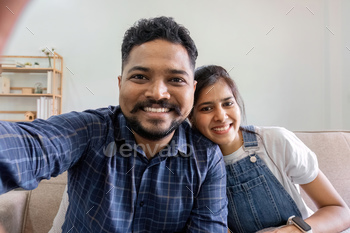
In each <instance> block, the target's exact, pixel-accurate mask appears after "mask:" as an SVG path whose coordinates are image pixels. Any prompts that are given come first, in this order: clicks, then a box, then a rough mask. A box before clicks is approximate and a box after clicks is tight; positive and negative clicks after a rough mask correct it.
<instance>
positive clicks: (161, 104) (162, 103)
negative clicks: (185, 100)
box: [130, 99, 182, 116]
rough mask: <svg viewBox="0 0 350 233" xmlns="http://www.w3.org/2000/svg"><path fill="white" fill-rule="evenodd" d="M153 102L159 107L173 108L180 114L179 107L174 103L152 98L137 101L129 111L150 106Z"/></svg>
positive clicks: (134, 111) (133, 111) (132, 111)
mask: <svg viewBox="0 0 350 233" xmlns="http://www.w3.org/2000/svg"><path fill="white" fill-rule="evenodd" d="M153 104H157V105H159V107H160V108H169V109H170V110H174V111H175V112H176V113H177V114H178V115H179V116H181V115H182V114H181V111H180V107H179V106H178V105H176V104H171V103H169V102H168V101H166V100H153V99H149V100H146V101H143V102H138V103H136V104H135V106H134V108H133V109H132V110H131V111H130V113H136V112H137V111H138V110H140V109H143V108H146V107H152V105H153Z"/></svg>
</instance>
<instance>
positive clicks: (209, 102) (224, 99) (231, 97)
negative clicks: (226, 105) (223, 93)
mask: <svg viewBox="0 0 350 233" xmlns="http://www.w3.org/2000/svg"><path fill="white" fill-rule="evenodd" d="M230 99H234V97H233V96H230V97H226V98H223V99H221V100H220V102H225V101H227V100H230ZM213 103H214V101H208V102H203V103H200V104H198V107H200V106H202V105H207V104H213Z"/></svg>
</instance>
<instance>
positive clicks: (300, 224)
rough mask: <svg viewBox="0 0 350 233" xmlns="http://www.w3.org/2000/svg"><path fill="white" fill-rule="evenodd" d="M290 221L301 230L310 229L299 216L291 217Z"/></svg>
mask: <svg viewBox="0 0 350 233" xmlns="http://www.w3.org/2000/svg"><path fill="white" fill-rule="evenodd" d="M292 221H293V223H294V225H297V226H298V227H300V228H301V229H302V230H303V231H310V230H311V227H310V225H309V224H307V223H306V222H305V221H304V220H303V219H302V218H300V217H294V218H292Z"/></svg>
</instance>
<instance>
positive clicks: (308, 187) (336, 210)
mask: <svg viewBox="0 0 350 233" xmlns="http://www.w3.org/2000/svg"><path fill="white" fill-rule="evenodd" d="M300 186H301V187H302V188H303V189H304V191H305V192H306V193H307V194H308V195H309V197H310V198H311V199H312V200H313V202H314V203H315V205H316V206H317V208H318V210H317V211H316V212H315V213H314V214H313V215H312V216H310V217H309V218H307V219H305V222H307V223H308V224H309V225H310V226H311V228H312V231H313V233H315V232H340V231H342V230H345V229H347V228H348V227H350V210H349V207H348V206H347V204H346V203H345V201H344V200H343V199H342V198H341V197H340V195H339V194H338V192H337V191H336V190H335V188H334V187H333V185H332V184H331V182H330V181H329V180H328V179H327V177H326V176H325V175H324V174H323V172H322V171H319V173H318V176H317V177H316V179H315V180H313V181H312V182H310V183H308V184H303V185H300Z"/></svg>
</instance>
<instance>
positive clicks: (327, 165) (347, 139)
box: [296, 132, 350, 210]
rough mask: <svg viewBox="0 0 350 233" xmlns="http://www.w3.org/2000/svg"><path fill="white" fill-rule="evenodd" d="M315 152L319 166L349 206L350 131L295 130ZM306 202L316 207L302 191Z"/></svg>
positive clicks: (313, 207)
mask: <svg viewBox="0 0 350 233" xmlns="http://www.w3.org/2000/svg"><path fill="white" fill-rule="evenodd" d="M296 135H297V136H298V137H299V138H300V139H301V140H302V141H303V142H304V143H305V144H306V145H307V146H308V147H309V148H310V149H311V150H312V151H314V152H315V153H316V155H317V158H318V162H319V167H320V169H321V170H322V172H323V173H324V174H325V175H326V176H327V177H328V179H329V180H330V181H331V183H332V184H333V186H334V187H335V189H336V190H337V191H338V192H339V194H340V195H341V196H342V197H343V199H344V200H345V202H346V203H347V204H348V205H349V206H350V169H349V168H350V132H296ZM302 195H303V197H304V199H305V201H306V203H307V204H308V206H309V207H311V208H312V209H313V210H315V209H316V207H315V205H314V204H313V203H312V201H311V200H310V199H309V198H308V197H306V195H305V193H302Z"/></svg>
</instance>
